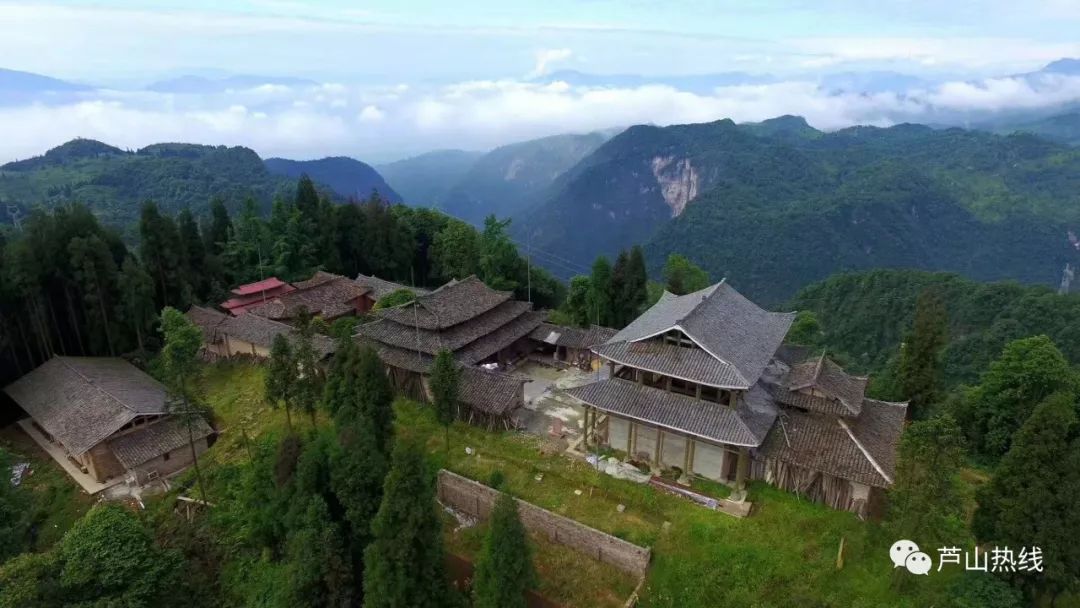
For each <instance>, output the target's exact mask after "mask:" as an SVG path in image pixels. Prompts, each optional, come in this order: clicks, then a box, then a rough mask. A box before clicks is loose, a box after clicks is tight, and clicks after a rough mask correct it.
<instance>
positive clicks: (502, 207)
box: [439, 132, 607, 224]
mask: <svg viewBox="0 0 1080 608" xmlns="http://www.w3.org/2000/svg"><path fill="white" fill-rule="evenodd" d="M606 139H607V135H605V134H604V133H599V132H597V133H588V134H584V135H553V136H551V137H544V138H541V139H534V140H530V141H525V142H520V143H516V144H510V145H508V146H502V147H500V148H496V149H494V150H492V151H491V152H488V153H487V154H485V155H484V156H482V157H480V158H479V159H477V160H476V162H475V163H473V165H472V167H471V168H470V169H469V171H468V172H467V173H465V175H463V176H462V177H461V179H460V180H458V181H457V183H455V184H454V186H452V187H451V188H450V189H449V190H448V191H447V192H446V193H445V194H444V195H442V196H440V202H439V208H440V209H442V210H443V211H445V212H446V213H448V214H450V215H453V216H454V217H457V218H460V219H462V220H465V221H467V222H471V223H474V224H479V223H481V222H483V220H484V217H485V216H487V215H488V214H491V213H494V214H495V215H497V216H499V217H510V216H513V215H516V214H517V213H518V212H520V211H522V210H524V209H526V208H527V207H529V206H530V205H532V204H534V203H536V202H538V201H539V200H540V198H539V197H540V196H541V195H542V194H543V193H544V192H546V190H547V188H548V187H549V186H550V185H551V184H552V183H553V182H554V181H555V179H556V178H558V177H559V176H560V175H562V173H563V172H564V171H566V170H567V169H569V168H570V167H572V166H574V165H575V164H576V163H577V162H578V161H580V160H581V159H582V158H585V157H586V156H588V155H589V154H590V153H592V152H593V150H595V149H596V148H597V147H599V146H600V144H602V143H604V141H605V140H606Z"/></svg>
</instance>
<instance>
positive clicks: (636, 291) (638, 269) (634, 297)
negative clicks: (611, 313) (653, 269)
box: [620, 245, 649, 324]
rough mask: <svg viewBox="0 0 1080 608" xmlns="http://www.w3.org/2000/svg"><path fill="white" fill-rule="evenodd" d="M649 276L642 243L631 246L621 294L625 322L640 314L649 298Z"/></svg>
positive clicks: (627, 322)
mask: <svg viewBox="0 0 1080 608" xmlns="http://www.w3.org/2000/svg"><path fill="white" fill-rule="evenodd" d="M648 285H649V276H648V274H647V273H646V271H645V252H643V251H642V250H641V245H634V246H633V247H631V248H630V255H629V257H628V258H627V262H626V281H625V283H623V291H622V294H621V295H620V299H621V301H622V304H623V307H624V313H623V314H624V315H625V316H624V318H623V321H624V324H629V323H630V322H631V321H633V320H634V319H635V318H637V316H638V315H639V314H641V310H642V308H643V307H644V306H645V302H646V301H647V300H648V299H649V288H648Z"/></svg>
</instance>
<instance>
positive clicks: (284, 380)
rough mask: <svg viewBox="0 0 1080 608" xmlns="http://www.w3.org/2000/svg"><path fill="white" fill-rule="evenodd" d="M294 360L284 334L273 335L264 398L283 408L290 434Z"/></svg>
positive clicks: (294, 372) (294, 371) (272, 404)
mask: <svg viewBox="0 0 1080 608" xmlns="http://www.w3.org/2000/svg"><path fill="white" fill-rule="evenodd" d="M295 385H296V361H295V359H294V357H293V352H292V345H290V344H289V339H288V338H286V337H285V334H278V335H276V336H274V341H273V342H272V343H271V345H270V361H269V363H268V364H267V366H266V398H267V399H269V400H270V405H271V406H272V407H275V408H276V407H278V406H281V407H283V408H284V409H285V425H286V426H287V427H288V430H289V433H290V434H292V413H291V411H290V410H291V409H292V405H293V397H294V392H295V390H296V386H295Z"/></svg>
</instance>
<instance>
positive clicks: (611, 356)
mask: <svg viewBox="0 0 1080 608" xmlns="http://www.w3.org/2000/svg"><path fill="white" fill-rule="evenodd" d="M794 317H795V314H794V313H774V312H768V311H765V310H763V309H761V308H760V307H758V306H757V305H756V304H754V303H753V302H751V301H749V300H748V299H746V298H745V297H743V296H742V295H741V294H739V293H738V292H737V291H735V289H734V288H732V287H731V286H730V285H728V284H726V283H724V282H721V283H718V284H716V285H713V286H711V287H708V288H706V289H703V290H701V291H697V292H694V293H691V294H687V295H683V296H676V295H673V294H671V293H665V294H664V295H663V296H662V297H661V298H660V300H659V301H658V302H657V303H656V304H655V305H654V306H652V307H651V308H649V309H648V310H647V311H645V313H643V314H642V315H641V316H640V317H638V318H637V319H635V320H634V321H633V322H632V323H630V325H628V326H627V327H626V328H624V329H623V330H621V331H619V332H618V333H617V334H615V335H614V336H613V337H611V338H610V339H609V340H607V341H606V342H604V343H603V344H600V345H598V346H595V347H594V348H593V352H595V353H596V354H597V355H598V356H599V357H600V358H601V359H602V360H604V361H605V362H606V363H607V368H608V369H607V371H608V374H607V377H606V378H605V379H602V380H599V381H597V382H593V383H590V384H586V385H584V386H580V387H577V388H573V389H569V390H568V391H566V394H568V395H569V396H571V397H572V398H574V399H576V400H577V401H579V402H580V403H582V404H583V405H584V406H585V408H586V421H587V422H586V428H587V429H589V431H588V432H589V433H590V436H593V437H595V439H596V440H597V441H598V442H599V443H601V444H605V445H607V446H610V448H612V449H614V450H617V451H619V452H621V453H622V455H623V456H624V457H625V458H626V459H628V460H632V461H635V462H640V463H648V464H649V465H650V466H652V467H653V468H655V469H668V470H671V469H677V470H678V471H679V472H680V473H681V475H683V476H694V475H696V476H701V477H704V478H708V479H712V480H716V481H721V482H724V483H728V484H730V485H732V486H734V488H735V494H734V495H733V496H734V498H735V499H736V500H740V499H741V498H742V497H744V496H745V484H746V481H747V480H748V479H750V478H760V479H764V480H766V481H767V482H770V483H773V484H775V485H778V486H780V487H783V488H786V489H789V490H792V491H796V492H798V493H800V494H804V495H806V496H808V497H810V498H812V499H814V500H819V501H822V502H826V503H828V504H830V505H831V506H833V507H835V508H840V509H847V510H851V511H855V512H857V513H860V514H864V513H865V512H866V509H867V505H868V504H869V503H870V501H871V499H872V497H871V493H872V491H873V490H875V489H881V488H884V487H887V486H888V485H889V484H891V482H892V471H893V466H894V460H895V449H896V443H897V441H898V439H899V435H900V432H901V430H902V428H903V420H904V411H905V407H906V404H893V403H885V402H880V401H873V400H869V399H865V398H864V395H863V392H864V389H865V385H866V379H865V378H853V377H850V376H847V375H846V374H844V373H843V370H841V369H840V368H839V366H836V365H835V364H834V363H832V362H831V361H829V360H828V359H827V358H825V357H824V356H822V357H819V358H818V359H817V360H812V361H809V362H805V363H796V364H795V365H791V363H792V362H791V361H789V360H788V361H786V360H785V359H786V357H785V356H783V353H784V352H785V350H786V349H782V348H781V347H782V344H783V340H784V337H785V336H786V334H787V331H788V329H789V328H790V326H791V323H792V321H793V320H794Z"/></svg>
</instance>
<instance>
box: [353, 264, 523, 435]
mask: <svg viewBox="0 0 1080 608" xmlns="http://www.w3.org/2000/svg"><path fill="white" fill-rule="evenodd" d="M373 314H374V315H375V316H376V317H377V319H376V320H375V321H372V322H370V323H366V324H364V325H361V326H360V327H358V328H357V333H356V338H357V340H358V341H360V342H366V343H369V344H372V345H373V346H375V347H376V349H377V350H378V352H379V355H380V357H381V358H382V360H383V362H384V363H385V364H386V365H387V366H388V367H389V369H390V376H391V378H392V380H393V383H394V385H395V386H396V387H397V388H398V389H399V390H401V391H402V392H404V393H405V394H407V395H409V396H410V397H412V398H415V399H419V400H422V401H427V400H428V399H429V396H430V395H429V387H428V381H427V376H428V375H429V374H430V372H431V368H432V365H433V363H434V361H435V355H437V354H438V353H439V351H441V350H444V349H445V350H449V351H450V352H452V353H453V355H454V359H455V360H456V361H457V362H458V364H459V365H461V367H462V383H461V384H462V386H461V391H460V394H461V401H462V403H463V404H464V405H465V406H466V409H465V411H463V412H462V417H463V418H465V419H466V420H469V421H471V422H473V423H477V424H481V425H485V426H489V427H504V428H509V426H510V425H511V423H510V420H509V417H510V414H511V412H513V410H514V409H516V408H517V407H518V406H520V405H521V404H522V399H523V386H524V383H525V382H526V380H527V379H526V378H524V377H521V376H517V375H514V374H510V373H507V372H506V371H505V370H507V369H509V368H510V367H511V366H512V365H513V364H514V363H515V362H517V361H519V360H520V359H522V358H523V357H524V356H525V355H527V354H528V353H529V352H531V351H532V350H533V348H535V342H533V341H532V340H531V339H530V337H529V336H530V334H531V333H532V332H533V330H535V329H536V328H537V327H538V326H539V325H540V324H541V323H542V322H543V320H544V315H543V313H540V312H536V311H533V310H532V304H529V303H527V302H520V301H517V300H513V299H512V297H511V294H510V293H509V292H504V291H496V290H494V289H491V288H490V287H488V286H487V285H485V284H484V283H483V282H482V281H480V279H478V278H476V277H475V276H470V277H469V278H467V279H464V280H461V281H451V282H449V283H447V284H446V285H443V286H442V287H440V288H438V289H436V290H434V291H432V292H430V293H426V294H422V295H419V296H418V297H417V298H416V300H415V301H414V302H411V303H408V304H403V305H401V306H396V307H392V308H385V309H381V310H375V311H373Z"/></svg>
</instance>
